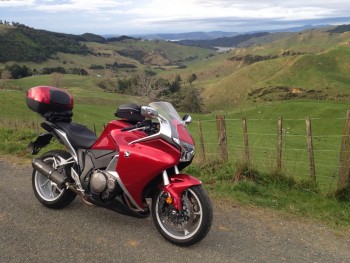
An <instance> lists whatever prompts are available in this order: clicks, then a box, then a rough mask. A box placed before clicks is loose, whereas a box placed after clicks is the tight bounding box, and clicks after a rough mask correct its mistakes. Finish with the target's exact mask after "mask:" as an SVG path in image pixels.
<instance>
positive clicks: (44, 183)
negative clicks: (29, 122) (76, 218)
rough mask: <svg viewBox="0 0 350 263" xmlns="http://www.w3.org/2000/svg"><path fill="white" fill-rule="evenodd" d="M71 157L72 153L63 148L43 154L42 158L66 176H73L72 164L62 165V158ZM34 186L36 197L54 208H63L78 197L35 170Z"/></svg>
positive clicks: (33, 175) (33, 176)
mask: <svg viewBox="0 0 350 263" xmlns="http://www.w3.org/2000/svg"><path fill="white" fill-rule="evenodd" d="M59 157H61V158H62V159H65V160H67V159H69V158H70V157H71V155H70V154H69V153H68V152H66V151H62V150H52V151H49V152H47V153H45V154H43V155H42V156H41V157H40V158H41V160H43V162H45V163H46V164H48V165H50V166H51V167H54V168H55V169H57V170H58V171H59V172H61V173H63V174H64V175H65V176H66V177H68V178H71V170H70V169H71V167H72V165H70V164H69V165H64V166H61V165H60V162H61V161H60V158H59ZM32 186H33V191H34V194H35V196H36V198H37V199H38V200H39V202H40V203H42V204H44V205H45V206H47V207H49V208H53V209H59V208H63V207H65V206H67V205H69V204H70V203H71V202H73V200H74V199H75V197H76V193H74V192H72V191H70V190H68V189H65V188H63V189H61V188H59V187H58V186H57V185H56V184H55V183H54V182H52V181H51V180H49V179H48V178H47V177H45V176H44V175H42V174H41V173H40V172H38V171H36V170H35V169H34V170H33V174H32Z"/></svg>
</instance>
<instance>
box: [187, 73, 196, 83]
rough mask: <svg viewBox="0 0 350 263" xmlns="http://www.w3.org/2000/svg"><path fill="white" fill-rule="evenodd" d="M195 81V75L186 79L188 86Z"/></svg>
mask: <svg viewBox="0 0 350 263" xmlns="http://www.w3.org/2000/svg"><path fill="white" fill-rule="evenodd" d="M196 79H197V75H196V74H194V73H193V74H191V75H190V76H189V77H188V78H187V82H188V83H190V85H192V82H193V81H195V80H196Z"/></svg>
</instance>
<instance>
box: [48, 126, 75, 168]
mask: <svg viewBox="0 0 350 263" xmlns="http://www.w3.org/2000/svg"><path fill="white" fill-rule="evenodd" d="M54 130H55V132H56V133H57V135H58V136H59V137H60V139H61V140H62V142H63V144H64V145H65V146H66V147H67V148H68V151H69V152H70V154H71V155H72V157H73V158H74V161H75V162H76V163H77V164H78V165H79V161H78V157H77V153H76V152H75V150H74V148H73V146H72V145H71V143H70V141H69V140H68V137H67V134H66V133H65V132H63V131H61V130H60V129H56V128H54Z"/></svg>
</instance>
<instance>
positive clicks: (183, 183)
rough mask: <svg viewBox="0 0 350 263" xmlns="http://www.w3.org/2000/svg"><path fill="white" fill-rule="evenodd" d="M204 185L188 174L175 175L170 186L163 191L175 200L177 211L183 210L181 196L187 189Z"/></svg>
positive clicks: (174, 204)
mask: <svg viewBox="0 0 350 263" xmlns="http://www.w3.org/2000/svg"><path fill="white" fill-rule="evenodd" d="M200 184H202V182H201V181H199V180H198V179H196V178H194V177H192V176H190V175H187V174H175V175H173V176H171V178H170V184H168V185H166V186H164V187H163V188H162V190H163V191H164V192H165V193H169V194H170V196H171V197H172V199H173V206H174V207H175V208H176V209H177V210H182V201H181V194H182V192H183V191H185V190H186V189H188V188H190V187H191V186H194V185H200Z"/></svg>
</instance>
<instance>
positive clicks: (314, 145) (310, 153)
mask: <svg viewBox="0 0 350 263" xmlns="http://www.w3.org/2000/svg"><path fill="white" fill-rule="evenodd" d="M349 116H350V115H349ZM348 122H349V117H344V118H336V119H331V120H330V119H323V118H308V117H306V118H304V119H300V118H295V119H292V118H288V119H287V118H286V119H283V118H279V119H246V118H242V119H237V118H227V119H225V116H223V115H221V116H220V117H218V116H217V117H216V119H211V120H208V119H207V120H198V121H196V122H195V123H196V125H193V126H192V127H191V128H190V130H191V132H192V134H193V135H194V137H195V141H196V142H197V147H196V149H197V156H196V159H195V160H196V162H208V161H210V160H212V159H220V160H227V161H230V162H242V161H245V162H247V163H249V164H250V165H251V166H252V167H253V168H255V169H257V170H258V171H260V172H263V173H276V172H278V173H283V174H285V175H288V176H292V177H294V178H296V179H299V180H314V181H315V182H316V183H317V184H318V185H319V187H320V189H322V190H327V191H328V190H334V189H336V188H337V187H338V186H339V180H340V179H339V176H340V174H341V172H342V171H344V170H346V171H348V170H349V166H350V162H349V161H347V159H348V157H347V156H348V155H350V153H349V152H350V148H349V147H348V146H347V144H348V143H347V142H346V139H347V138H349V133H350V132H346V126H347V124H346V123H348ZM348 125H349V126H350V124H348ZM196 126H197V127H196ZM311 126H312V127H311ZM223 137H224V138H223ZM344 156H345V157H344ZM343 159H345V160H343ZM349 159H350V158H349Z"/></svg>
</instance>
